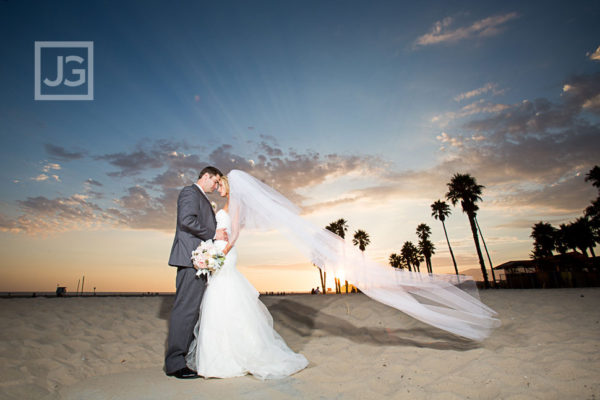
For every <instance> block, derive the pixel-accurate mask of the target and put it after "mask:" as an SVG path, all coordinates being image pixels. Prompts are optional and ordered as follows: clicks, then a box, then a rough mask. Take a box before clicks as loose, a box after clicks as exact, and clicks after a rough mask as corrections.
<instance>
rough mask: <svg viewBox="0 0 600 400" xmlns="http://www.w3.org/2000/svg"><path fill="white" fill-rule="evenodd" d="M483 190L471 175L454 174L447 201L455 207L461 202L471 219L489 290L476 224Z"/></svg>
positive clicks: (449, 184)
mask: <svg viewBox="0 0 600 400" xmlns="http://www.w3.org/2000/svg"><path fill="white" fill-rule="evenodd" d="M483 188H484V186H482V185H478V184H477V181H476V180H475V178H473V177H472V176H471V175H469V174H458V173H457V174H454V176H453V177H452V179H451V180H450V182H449V183H448V193H446V199H448V200H449V201H450V202H451V203H452V205H454V206H455V205H456V204H457V203H458V202H460V204H461V206H462V210H463V212H464V213H465V214H467V217H468V218H469V223H470V225H471V233H472V234H473V241H474V242H475V249H476V250H477V257H478V258H479V265H480V266H481V273H482V274H483V280H484V284H485V287H486V288H489V287H490V281H489V280H488V275H487V271H486V269H485V263H484V262H483V255H482V254H481V247H480V246H479V235H478V234H477V225H476V223H475V217H476V215H477V209H478V207H477V205H476V204H475V203H476V202H478V201H480V200H481V193H482V190H483Z"/></svg>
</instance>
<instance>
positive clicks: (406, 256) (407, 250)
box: [400, 242, 414, 271]
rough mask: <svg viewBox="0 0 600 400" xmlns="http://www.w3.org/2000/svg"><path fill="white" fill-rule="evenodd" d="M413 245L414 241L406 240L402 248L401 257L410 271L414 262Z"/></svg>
mask: <svg viewBox="0 0 600 400" xmlns="http://www.w3.org/2000/svg"><path fill="white" fill-rule="evenodd" d="M411 246H412V247H414V245H413V244H412V242H404V244H403V245H402V249H401V250H400V258H402V262H403V263H404V264H406V266H407V268H408V270H409V271H412V264H411V260H412V247H411Z"/></svg>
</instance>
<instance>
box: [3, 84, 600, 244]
mask: <svg viewBox="0 0 600 400" xmlns="http://www.w3.org/2000/svg"><path fill="white" fill-rule="evenodd" d="M599 78H600V74H595V75H580V76H574V77H571V78H570V79H568V80H566V81H565V82H564V85H563V90H562V93H561V96H560V98H559V100H558V101H550V100H548V99H545V98H542V99H535V100H533V101H529V100H523V101H521V102H518V103H515V104H503V105H497V104H496V105H495V104H493V103H489V102H486V101H484V100H483V101H482V100H478V101H475V102H472V103H470V104H467V105H465V106H463V107H462V108H461V110H460V112H459V113H460V115H461V116H462V118H467V117H471V118H469V119H468V120H466V121H463V120H458V118H459V117H458V114H459V113H456V119H455V120H453V121H454V123H453V126H450V127H449V129H445V130H444V131H443V132H441V133H440V134H439V135H438V136H437V140H438V141H439V142H440V143H441V144H442V145H443V150H442V151H440V152H439V153H438V156H439V159H438V162H437V164H435V165H433V166H432V167H430V168H427V169H424V170H397V169H395V168H394V167H393V165H392V164H390V163H389V162H386V160H382V159H381V158H379V157H376V156H372V155H352V154H338V153H320V152H317V151H310V150H307V151H298V150H295V149H284V148H282V147H281V146H280V145H278V143H277V142H276V140H275V139H274V138H272V137H267V136H262V135H260V136H258V139H257V140H256V141H252V140H251V141H248V142H245V143H244V145H243V146H239V147H236V146H234V145H233V144H224V145H221V146H218V147H216V148H214V149H212V151H210V152H205V151H203V152H199V153H198V154H194V153H192V148H191V147H189V146H187V145H186V144H185V143H176V142H170V141H155V142H148V143H144V144H143V145H140V146H137V147H136V148H134V149H132V150H131V151H122V152H118V153H110V154H105V155H103V156H98V157H95V158H96V159H97V160H104V161H107V162H108V163H109V164H110V165H112V166H113V167H115V171H113V172H111V174H112V175H113V176H118V177H122V178H124V179H126V178H130V177H135V182H136V183H137V184H136V185H130V186H128V187H127V189H125V191H124V192H122V193H119V194H117V195H116V196H115V195H113V196H112V198H113V199H112V203H110V204H109V203H107V201H108V200H107V201H105V202H103V203H102V205H98V204H96V203H94V202H93V201H92V199H96V198H100V197H102V196H101V193H100V194H99V193H97V192H92V191H91V190H89V188H90V187H92V186H93V187H94V188H103V186H102V184H101V183H99V182H97V181H94V180H92V179H91V178H90V179H88V180H87V181H86V182H85V185H84V188H86V191H85V194H83V195H82V194H77V195H72V196H70V197H57V198H54V199H50V198H46V197H33V198H27V199H26V200H23V201H19V202H17V205H18V207H19V208H20V210H21V215H20V216H18V217H14V218H10V217H8V216H0V229H3V230H10V231H20V232H26V233H30V234H36V233H39V232H42V231H43V232H61V231H64V230H69V229H86V227H88V226H118V227H127V228H131V229H153V230H162V231H167V232H170V231H172V229H173V226H174V223H175V214H176V205H177V196H178V194H179V191H180V190H181V187H182V186H184V185H187V184H190V183H191V182H193V181H194V180H195V178H196V177H197V173H198V171H199V169H200V168H202V167H203V166H205V165H207V164H212V165H215V166H217V167H218V168H220V169H221V170H222V171H223V172H225V173H227V172H229V171H230V170H231V169H240V170H244V171H247V172H249V173H251V174H252V175H254V176H256V177H257V178H258V179H260V180H262V181H264V182H265V183H267V184H268V185H270V186H272V187H274V188H275V189H277V190H279V191H280V192H282V193H283V194H284V195H285V196H287V197H288V198H290V199H291V200H292V201H294V202H296V203H297V204H299V205H300V206H303V205H306V207H305V209H304V212H305V213H310V212H313V211H315V210H325V211H326V210H327V209H328V208H332V207H335V206H338V205H341V204H348V203H352V202H357V201H361V202H371V203H373V204H382V203H383V202H385V201H396V200H397V199H408V200H411V199H412V200H415V199H420V200H419V201H423V203H424V207H428V206H429V204H431V203H430V202H433V201H435V200H436V199H438V198H443V196H444V194H445V192H446V183H447V182H448V180H449V179H450V177H451V176H452V174H453V173H456V172H462V173H471V174H472V175H474V176H475V177H476V178H477V180H478V182H479V183H480V184H483V185H485V186H486V188H485V191H484V201H485V203H484V204H485V207H490V208H496V209H497V210H507V209H511V208H514V207H519V208H520V209H527V208H529V209H531V211H532V215H534V214H536V213H539V210H543V213H544V215H553V216H555V218H557V219H561V218H571V216H572V215H574V213H578V212H580V211H581V209H582V208H583V207H584V206H585V205H586V204H587V202H589V200H590V198H591V197H593V195H594V193H593V192H594V190H593V188H591V186H590V185H589V183H585V182H584V179H583V176H584V175H585V173H586V172H587V171H588V170H589V169H591V167H593V165H595V164H597V163H598V159H597V158H598V154H600V141H598V140H597V138H598V137H600V125H599V124H598V123H597V122H596V121H597V118H596V115H594V114H597V113H598V108H597V107H596V105H595V101H596V100H595V99H596V98H597V97H598V95H599V94H600V79H599ZM483 88H484V89H482V88H479V89H475V90H474V91H470V92H465V93H464V94H463V95H462V96H460V95H459V97H460V100H463V99H469V98H471V99H472V98H473V97H474V96H475V95H477V94H476V93H481V94H485V93H490V91H493V89H485V88H486V86H484V87H483ZM470 93H474V94H470ZM482 115H484V117H483V118H478V119H473V117H474V116H479V117H481V116H482ZM590 116H591V117H592V118H590ZM454 129H456V130H457V131H458V132H459V133H454V132H453V130H454ZM48 165H49V167H48V171H54V170H56V168H53V167H51V166H50V165H51V164H50V163H49V164H48ZM57 165H59V164H57ZM141 172H144V174H143V175H142V174H141ZM42 175H44V177H40V178H39V179H40V180H48V179H52V178H51V176H50V174H42ZM148 176H150V177H148ZM353 178H357V179H356V181H360V182H361V183H359V184H357V185H354V186H352V187H350V186H347V185H338V187H337V188H336V190H332V191H329V192H326V193H328V194H326V195H325V196H323V197H320V198H314V197H312V198H311V197H309V196H312V194H307V193H312V192H311V190H310V189H312V188H315V187H319V186H320V185H325V184H326V185H328V187H335V184H336V183H338V182H340V181H345V180H348V179H350V180H352V179H353ZM36 179H37V178H36Z"/></svg>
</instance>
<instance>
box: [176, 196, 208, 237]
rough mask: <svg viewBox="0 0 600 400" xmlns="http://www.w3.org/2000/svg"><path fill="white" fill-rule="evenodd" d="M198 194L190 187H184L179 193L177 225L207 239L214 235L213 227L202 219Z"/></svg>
mask: <svg viewBox="0 0 600 400" xmlns="http://www.w3.org/2000/svg"><path fill="white" fill-rule="evenodd" d="M198 196H199V194H198V193H196V192H195V190H194V189H193V188H191V187H188V188H184V189H183V190H182V191H181V193H180V194H179V198H178V199H177V208H178V209H179V213H178V215H179V225H180V226H181V228H182V229H183V230H185V231H187V232H189V233H191V234H192V235H194V236H197V237H199V238H200V239H202V240H209V239H212V238H213V237H214V236H215V227H211V226H208V225H207V224H206V221H204V220H203V218H202V217H203V215H202V214H203V213H202V211H203V210H202V207H201V205H202V202H201V200H202V199H199V198H198ZM209 207H210V205H209ZM204 211H205V210H204Z"/></svg>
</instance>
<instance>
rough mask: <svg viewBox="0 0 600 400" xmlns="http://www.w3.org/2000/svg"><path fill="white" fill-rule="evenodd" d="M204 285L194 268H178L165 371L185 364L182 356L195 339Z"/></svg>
mask: <svg viewBox="0 0 600 400" xmlns="http://www.w3.org/2000/svg"><path fill="white" fill-rule="evenodd" d="M205 288H206V277H205V275H202V276H201V277H200V278H197V277H196V269H195V268H193V267H178V268H177V278H176V291H175V301H174V303H173V309H172V310H171V318H170V320H169V337H168V339H167V352H166V355H165V372H166V373H167V374H170V373H173V372H175V371H178V370H180V369H181V368H184V367H185V366H186V362H185V356H186V354H187V352H188V349H189V347H190V344H191V343H192V340H193V338H194V327H195V326H196V322H198V316H199V312H200V303H201V302H202V296H204V289H205Z"/></svg>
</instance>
